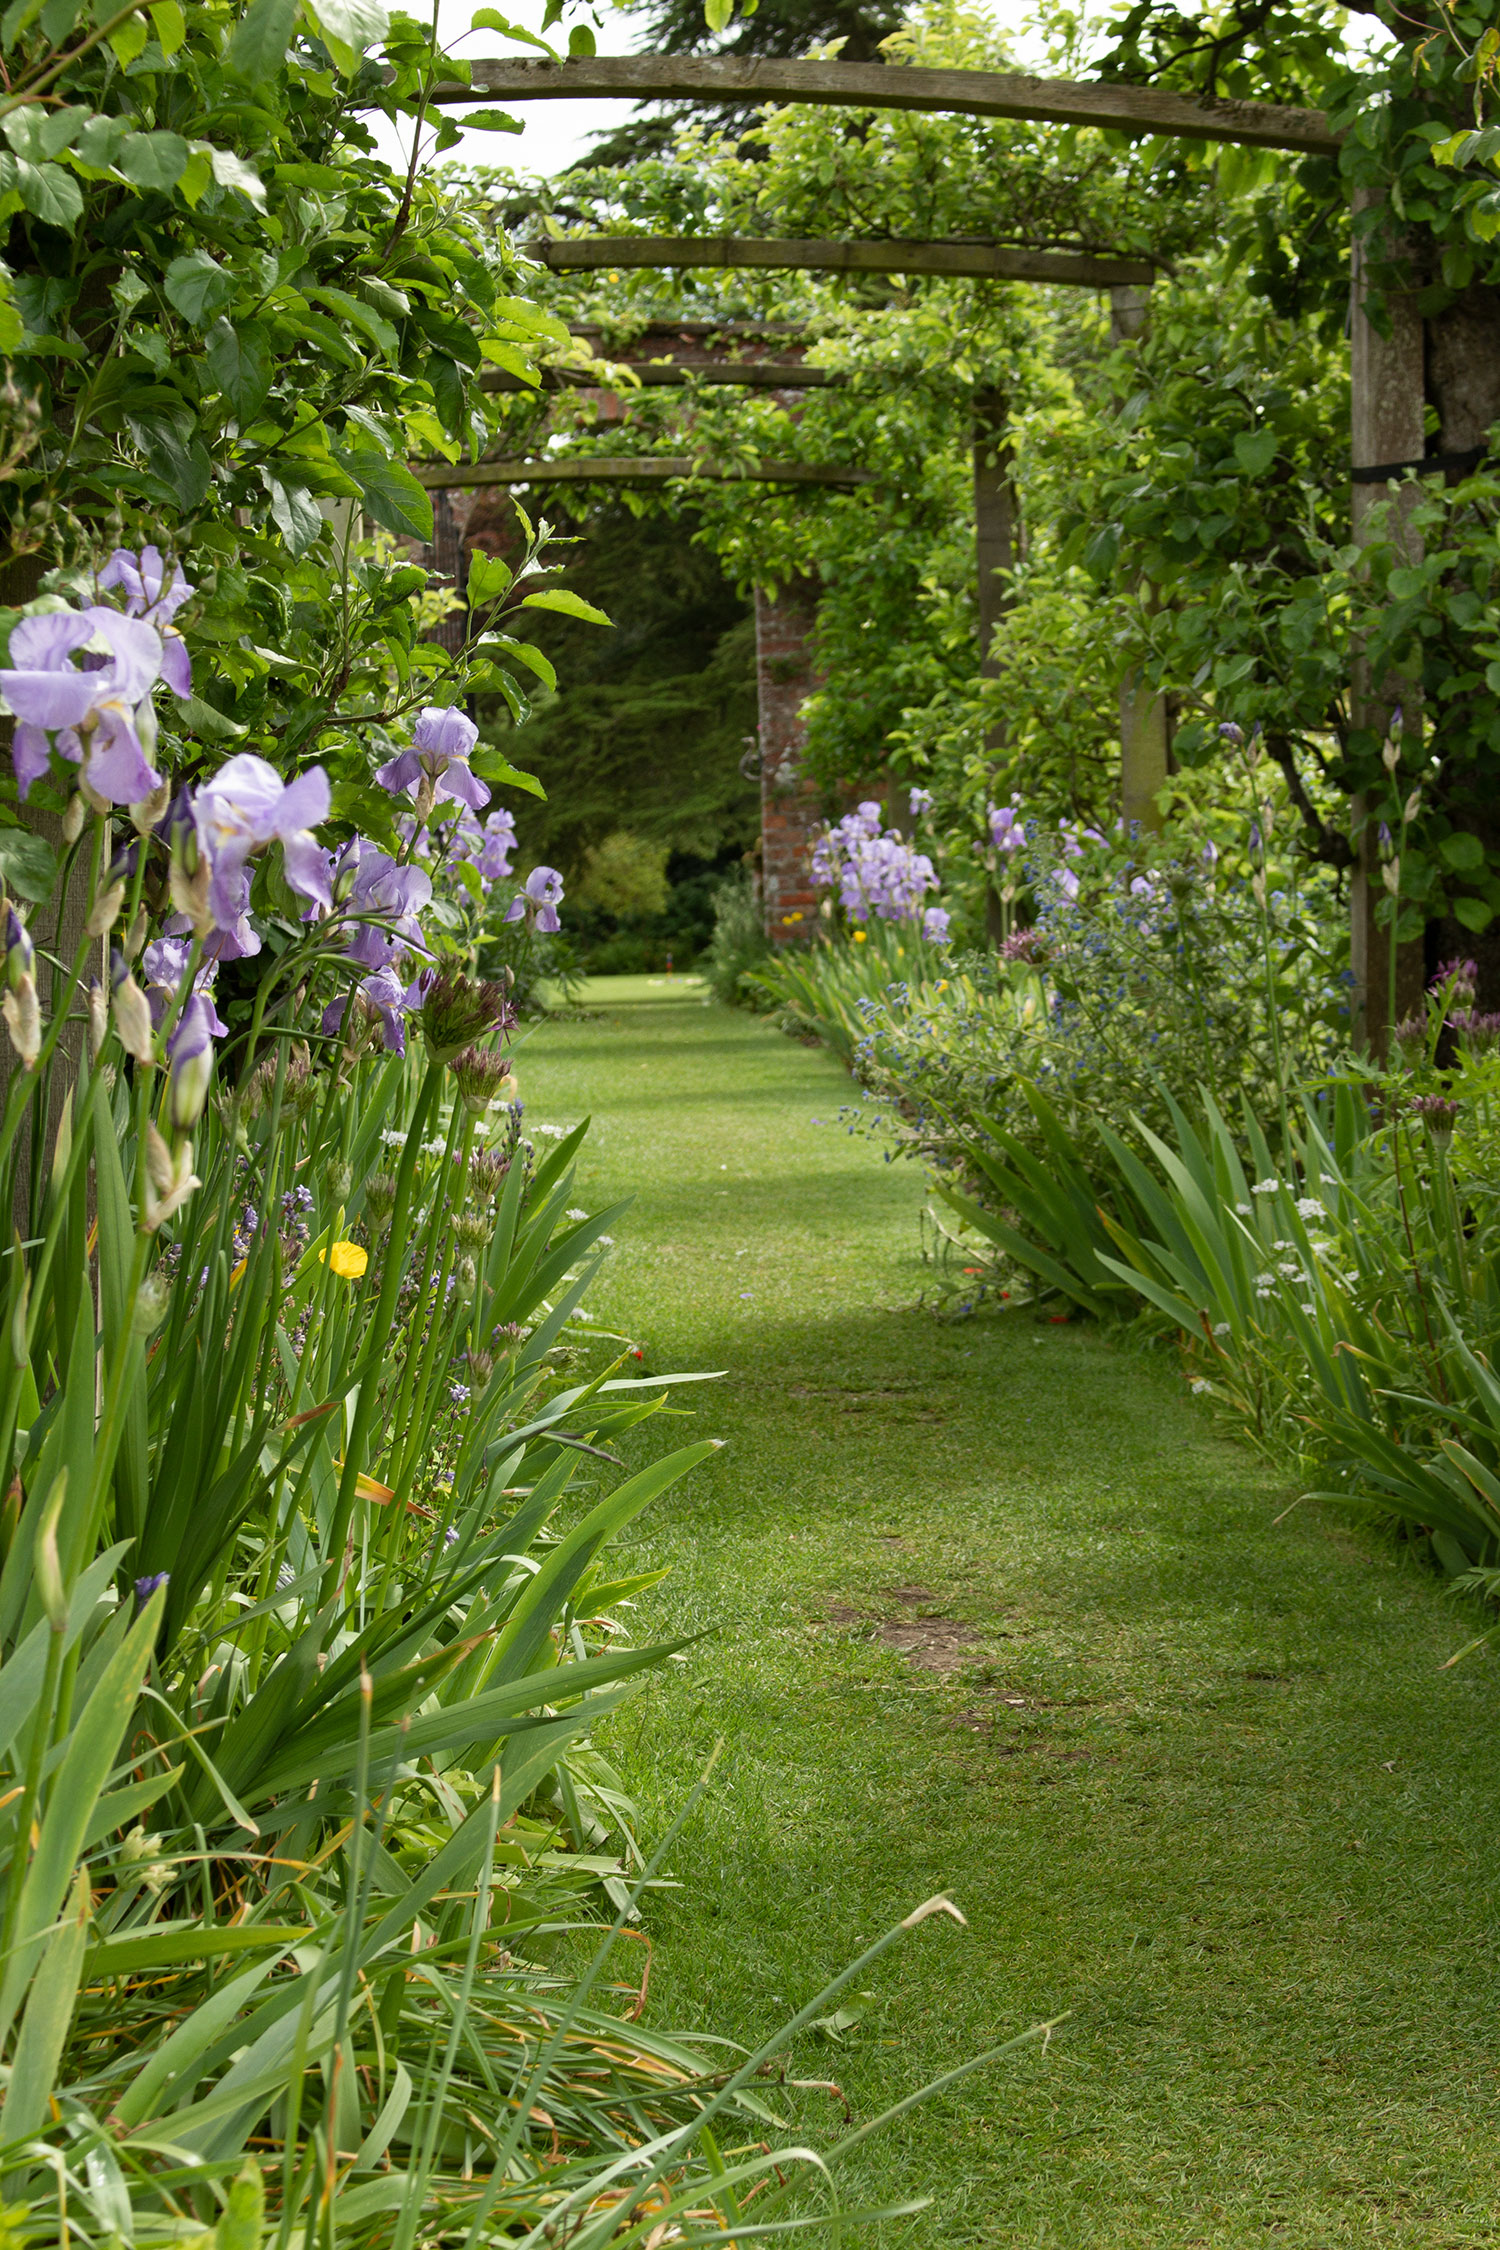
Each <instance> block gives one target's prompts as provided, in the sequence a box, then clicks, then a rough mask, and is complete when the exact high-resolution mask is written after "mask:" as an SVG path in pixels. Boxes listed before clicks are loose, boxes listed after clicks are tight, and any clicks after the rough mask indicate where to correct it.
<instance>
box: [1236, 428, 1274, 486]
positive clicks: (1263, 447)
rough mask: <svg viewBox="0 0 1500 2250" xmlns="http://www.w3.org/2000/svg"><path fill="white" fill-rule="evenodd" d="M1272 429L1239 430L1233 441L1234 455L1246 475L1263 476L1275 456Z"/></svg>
mask: <svg viewBox="0 0 1500 2250" xmlns="http://www.w3.org/2000/svg"><path fill="white" fill-rule="evenodd" d="M1276 452H1277V437H1276V432H1275V431H1274V430H1250V431H1244V432H1241V434H1240V435H1239V436H1237V437H1236V439H1235V441H1234V457H1235V460H1236V461H1237V462H1238V464H1239V466H1240V468H1241V469H1243V471H1244V473H1245V475H1246V476H1247V477H1263V476H1264V475H1265V473H1266V471H1267V469H1269V468H1270V466H1271V463H1272V462H1273V461H1274V460H1275V458H1276Z"/></svg>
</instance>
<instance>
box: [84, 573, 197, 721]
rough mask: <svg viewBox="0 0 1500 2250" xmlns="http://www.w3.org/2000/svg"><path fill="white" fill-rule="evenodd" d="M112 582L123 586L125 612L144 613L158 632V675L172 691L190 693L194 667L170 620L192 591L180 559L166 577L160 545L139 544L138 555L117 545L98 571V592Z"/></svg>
mask: <svg viewBox="0 0 1500 2250" xmlns="http://www.w3.org/2000/svg"><path fill="white" fill-rule="evenodd" d="M113 586H122V587H123V588H124V589H125V615H126V616H127V617H144V618H145V620H146V623H147V624H148V625H154V626H155V627H156V630H157V631H158V633H160V635H161V676H162V678H163V679H164V680H165V681H166V683H167V685H168V687H169V688H170V689H171V690H172V693H173V694H174V695H191V694H192V692H193V668H192V665H191V663H190V662H189V660H188V652H187V643H186V641H185V640H184V639H183V637H182V635H181V634H180V633H179V632H178V630H177V628H176V626H175V625H174V624H173V623H172V620H173V618H174V617H175V616H176V615H177V612H178V611H179V610H180V609H181V607H182V605H183V603H184V602H185V601H187V600H188V599H189V597H190V596H191V595H192V593H193V591H194V589H193V588H192V587H191V586H190V585H189V584H188V582H187V580H186V579H185V578H184V577H183V575H182V565H181V563H173V565H172V575H171V577H170V578H168V576H167V566H166V564H165V563H164V562H163V560H162V554H161V549H160V548H159V547H142V549H141V551H140V553H139V554H138V555H133V554H132V553H131V552H130V549H129V548H128V547H116V549H115V551H114V553H113V554H112V555H111V556H110V558H109V561H108V562H107V563H106V564H105V566H104V568H103V569H102V570H101V571H100V573H99V587H100V591H101V592H104V591H106V590H107V589H108V588H110V587H113Z"/></svg>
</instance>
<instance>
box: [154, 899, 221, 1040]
mask: <svg viewBox="0 0 1500 2250" xmlns="http://www.w3.org/2000/svg"><path fill="white" fill-rule="evenodd" d="M174 919H175V917H174ZM192 951H193V944H192V939H191V937H189V936H188V935H187V934H186V933H183V934H179V935H177V936H168V937H159V938H153V940H152V942H151V943H150V945H148V946H147V948H146V950H145V952H144V953H143V954H142V955H141V967H142V969H143V970H144V972H145V978H146V999H147V1001H148V1002H149V1004H150V1008H151V1021H152V1023H153V1024H155V1025H156V1026H157V1027H158V1028H160V1025H161V1022H162V1019H163V1018H164V1016H165V1015H166V1013H167V1010H168V1008H169V1007H170V1006H171V1005H172V1002H173V1001H174V1000H175V999H176V998H177V995H178V993H179V992H180V991H181V989H182V980H183V978H184V977H185V976H186V975H187V965H188V962H189V960H190V959H191V957H192ZM220 958H222V956H217V957H216V958H215V959H213V960H211V961H210V960H203V961H200V962H199V964H198V973H197V975H196V976H195V977H194V979H193V992H192V996H191V997H192V999H193V1000H198V999H201V1000H202V1001H203V1003H204V1005H205V1006H206V1007H207V1009H208V1012H209V1018H210V1019H211V1020H210V1021H209V1026H208V1028H209V1030H210V1031H211V1032H212V1033H213V1036H214V1037H215V1039H223V1038H226V1037H227V1036H228V1032H229V1026H228V1024H227V1023H221V1022H220V1020H219V1015H218V1011H217V1010H216V1008H215V1007H214V1003H213V994H212V992H211V991H210V989H209V988H210V986H211V985H212V983H213V980H214V978H215V976H216V975H217V973H218V967H219V959H220Z"/></svg>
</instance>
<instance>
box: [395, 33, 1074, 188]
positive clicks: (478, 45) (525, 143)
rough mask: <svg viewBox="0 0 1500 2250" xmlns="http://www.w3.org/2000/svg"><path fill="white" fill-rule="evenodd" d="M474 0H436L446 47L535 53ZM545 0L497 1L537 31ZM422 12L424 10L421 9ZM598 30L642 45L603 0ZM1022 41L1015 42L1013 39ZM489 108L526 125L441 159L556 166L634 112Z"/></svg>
mask: <svg viewBox="0 0 1500 2250" xmlns="http://www.w3.org/2000/svg"><path fill="white" fill-rule="evenodd" d="M477 4H478V0H438V31H439V34H440V36H441V38H442V41H443V45H444V47H445V49H446V50H447V52H448V53H449V54H454V55H463V56H466V57H469V58H473V57H476V56H479V55H509V56H516V57H518V58H519V57H521V56H524V55H527V54H535V53H537V52H538V50H537V49H535V48H527V47H523V46H520V45H517V44H514V43H513V42H511V41H508V40H503V39H502V38H501V37H500V35H499V33H498V32H494V31H470V30H469V29H468V25H469V21H470V18H471V17H472V16H473V14H474V11H475V7H476V6H477ZM544 4H545V0H510V4H509V5H506V4H504V0H502V4H501V9H500V12H501V14H502V15H505V16H507V17H508V18H509V19H510V21H511V22H512V23H517V24H521V25H523V26H524V27H525V28H526V29H527V30H528V31H540V29H541V23H542V10H543V6H544ZM424 12H425V11H424ZM988 12H989V13H990V14H991V15H993V16H994V17H995V19H996V20H997V22H1000V23H1004V24H1006V25H1007V26H1009V27H1012V29H1013V30H1018V29H1019V27H1020V25H1021V23H1022V21H1023V20H1024V18H1025V17H1026V16H1027V15H1028V14H1029V13H1030V0H990V6H989V10H988ZM568 13H569V17H570V19H571V20H573V21H575V22H579V21H583V22H587V21H589V20H590V19H589V16H588V14H587V12H586V11H585V10H582V9H579V8H576V7H574V8H570V9H569V11H568ZM597 15H598V21H599V27H600V28H599V29H598V31H597V33H596V34H595V36H596V37H597V39H598V42H599V52H600V54H601V55H628V54H630V53H632V52H633V51H634V50H635V49H636V48H638V47H640V46H642V45H644V43H645V32H644V27H643V25H642V24H641V22H640V19H639V18H638V17H632V16H627V15H624V14H621V13H620V12H618V11H617V10H616V9H614V8H613V7H611V6H610V5H609V4H608V0H600V5H599V6H598V10H597ZM547 36H548V38H549V39H550V40H551V42H552V44H553V45H554V46H555V47H556V48H557V49H558V51H559V52H560V53H564V52H566V49H567V23H566V22H564V23H562V24H555V25H554V26H553V28H552V30H551V31H550V32H549V33H548V35H547ZM1018 44H1019V42H1018ZM485 106H486V107H494V108H497V109H505V110H507V111H508V112H509V114H510V115H511V116H512V117H519V118H521V119H522V121H523V122H524V124H525V127H526V130H525V132H524V133H465V134H464V136H463V138H462V140H461V141H460V142H459V145H458V146H457V147H456V148H452V149H449V150H448V151H447V152H446V154H445V155H444V157H443V158H442V160H441V161H442V162H444V163H446V164H504V165H511V166H513V167H514V168H515V169H516V170H517V171H521V172H561V171H563V170H564V169H565V168H566V167H567V166H568V165H569V164H572V163H574V162H576V160H577V159H578V158H579V157H580V156H584V155H586V154H587V144H588V140H589V136H590V135H591V134H593V133H600V132H604V131H607V130H608V129H609V127H611V126H613V125H622V124H623V123H624V122H625V120H626V118H628V117H630V116H632V115H633V114H634V104H633V103H631V102H627V101H610V102H516V103H507V102H503V101H496V102H494V103H493V104H490V103H487V104H486V105H485ZM451 114H452V116H453V118H454V122H455V123H458V122H461V120H462V117H463V111H462V110H454V111H453V112H452V113H451ZM376 137H377V139H378V141H379V144H380V148H381V152H382V154H383V155H385V156H386V157H387V158H388V160H389V161H390V162H391V163H392V164H400V165H401V166H402V167H404V166H405V165H406V164H407V163H409V162H410V158H411V144H410V141H409V140H407V141H406V143H405V145H404V146H402V145H401V141H400V137H399V136H398V135H397V134H396V133H395V132H394V131H393V130H392V128H391V127H390V126H389V125H388V124H387V122H386V120H385V119H384V118H382V119H380V120H379V121H378V123H377V125H376Z"/></svg>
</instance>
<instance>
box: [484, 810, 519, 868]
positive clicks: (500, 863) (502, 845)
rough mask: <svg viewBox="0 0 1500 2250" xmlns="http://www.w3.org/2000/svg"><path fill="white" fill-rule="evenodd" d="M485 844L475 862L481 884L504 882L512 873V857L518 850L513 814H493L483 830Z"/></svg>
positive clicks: (503, 812)
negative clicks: (516, 849)
mask: <svg viewBox="0 0 1500 2250" xmlns="http://www.w3.org/2000/svg"><path fill="white" fill-rule="evenodd" d="M481 833H482V835H483V842H482V843H481V845H480V847H479V851H478V854H477V856H476V857H475V860H474V867H475V870H476V872H477V874H478V876H479V880H480V881H481V883H499V882H503V881H504V879H505V877H506V876H507V875H508V874H509V873H510V871H511V867H510V855H511V853H512V852H513V851H514V850H515V848H516V823H515V818H514V816H513V815H512V814H510V813H508V812H505V811H500V812H492V813H491V814H490V816H489V819H488V820H487V821H486V822H485V824H484V828H483V830H482V832H481Z"/></svg>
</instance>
